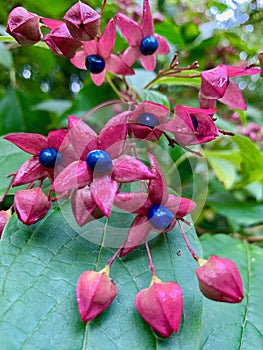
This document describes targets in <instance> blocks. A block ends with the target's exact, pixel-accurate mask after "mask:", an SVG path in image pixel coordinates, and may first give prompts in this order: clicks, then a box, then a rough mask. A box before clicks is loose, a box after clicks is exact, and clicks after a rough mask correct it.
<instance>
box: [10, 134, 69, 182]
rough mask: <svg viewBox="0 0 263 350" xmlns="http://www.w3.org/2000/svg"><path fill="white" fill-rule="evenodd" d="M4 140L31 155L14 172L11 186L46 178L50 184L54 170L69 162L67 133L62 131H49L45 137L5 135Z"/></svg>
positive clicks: (39, 135) (36, 135)
mask: <svg viewBox="0 0 263 350" xmlns="http://www.w3.org/2000/svg"><path fill="white" fill-rule="evenodd" d="M4 139H5V140H8V141H10V142H12V143H13V144H15V145H16V146H17V147H19V148H21V149H22V150H23V151H25V152H27V153H29V154H32V155H33V157H32V158H30V159H29V160H27V161H26V162H25V163H24V164H22V165H21V167H20V168H19V170H18V171H17V172H16V175H15V177H14V180H13V182H12V186H19V185H23V184H28V183H31V182H34V181H36V180H44V179H45V178H46V177H48V178H49V179H50V181H51V182H52V181H53V179H54V168H55V167H56V166H58V167H59V166H61V165H62V166H64V165H66V164H67V163H68V162H69V161H70V160H71V159H70V158H68V156H70V154H69V153H67V150H66V148H67V147H68V140H67V131H66V130H63V129H59V130H54V131H51V132H50V133H49V134H48V136H47V137H45V136H43V135H41V134H33V133H21V134H10V135H7V136H5V137H4ZM63 152H65V155H66V156H65V157H63ZM58 167H57V168H58Z"/></svg>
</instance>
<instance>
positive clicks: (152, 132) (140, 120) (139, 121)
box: [127, 101, 169, 141]
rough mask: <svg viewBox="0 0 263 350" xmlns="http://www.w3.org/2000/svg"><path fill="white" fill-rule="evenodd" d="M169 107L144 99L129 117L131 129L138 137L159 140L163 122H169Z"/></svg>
mask: <svg viewBox="0 0 263 350" xmlns="http://www.w3.org/2000/svg"><path fill="white" fill-rule="evenodd" d="M168 115H169V109H168V108H167V107H165V106H163V105H161V104H158V103H154V102H150V101H143V102H142V103H140V104H139V106H138V107H137V108H136V109H135V110H134V111H133V112H130V113H129V115H128V118H127V123H128V125H129V128H130V131H131V132H132V133H133V135H134V136H135V137H136V138H138V139H146V140H150V141H153V140H158V139H159V138H160V136H161V135H162V133H163V132H162V130H160V129H159V127H160V125H161V124H164V123H167V122H168Z"/></svg>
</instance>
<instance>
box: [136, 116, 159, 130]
mask: <svg viewBox="0 0 263 350" xmlns="http://www.w3.org/2000/svg"><path fill="white" fill-rule="evenodd" d="M136 122H137V123H138V124H141V125H145V126H149V128H152V129H153V128H154V127H155V126H157V125H160V122H159V120H158V118H157V117H156V115H154V114H152V113H143V114H141V115H139V117H138V118H137V120H136Z"/></svg>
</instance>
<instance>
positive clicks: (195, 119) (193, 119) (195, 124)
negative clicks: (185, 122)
mask: <svg viewBox="0 0 263 350" xmlns="http://www.w3.org/2000/svg"><path fill="white" fill-rule="evenodd" d="M190 118H191V121H192V124H193V127H194V129H195V131H196V130H197V128H198V120H197V118H196V116H195V115H194V114H192V113H191V114H190Z"/></svg>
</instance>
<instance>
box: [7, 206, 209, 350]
mask: <svg viewBox="0 0 263 350" xmlns="http://www.w3.org/2000/svg"><path fill="white" fill-rule="evenodd" d="M119 214H120V215H119ZM119 214H117V213H115V215H113V218H112V219H111V220H110V221H109V223H108V225H107V226H105V227H104V224H103V221H102V222H101V221H94V222H91V223H89V224H88V225H87V226H86V228H84V229H82V234H78V233H77V232H76V230H75V229H74V228H73V227H74V225H69V224H68V223H67V221H66V220H65V218H64V217H63V216H62V214H61V211H60V210H59V209H56V210H53V211H52V212H51V214H50V215H49V216H48V217H46V218H45V219H43V220H42V222H41V223H39V224H36V225H34V226H31V227H26V226H24V225H22V224H21V223H20V222H19V221H17V219H16V217H13V218H12V219H11V221H10V222H9V224H8V226H7V227H6V229H5V231H4V234H3V238H2V241H1V242H0V251H1V253H0V256H1V265H0V266H1V267H0V283H1V290H2V294H1V297H0V298H1V299H0V320H1V321H0V338H1V346H2V348H3V349H5V350H16V349H24V350H25V349H27V350H29V349H43V350H46V349H56V350H60V349H63V350H72V349H76V350H77V349H92V350H101V349H107V350H113V349H114V350H115V349H128V350H129V349H139V350H148V349H157V348H158V349H171V350H172V349H175V348H176V349H183V350H186V349H187V350H195V349H196V350H198V349H199V343H200V336H201V334H200V328H201V312H202V302H201V300H202V298H201V295H200V293H199V290H198V286H197V281H196V278H195V273H194V270H195V267H196V263H195V262H194V260H193V259H192V257H191V255H190V253H189V252H188V251H187V249H186V246H185V243H184V241H183V238H182V235H181V234H180V232H179V231H178V228H176V229H175V230H173V231H172V232H170V233H168V234H165V235H160V236H159V237H157V238H155V239H154V240H152V241H151V242H150V247H151V251H152V256H153V261H154V263H155V267H156V273H157V275H158V276H159V278H161V279H162V280H163V281H169V280H174V281H177V282H178V283H179V284H180V285H181V287H182V289H183V292H184V315H183V319H182V322H181V327H180V331H179V333H178V334H176V335H173V336H172V337H171V338H170V339H161V338H159V337H157V336H155V335H154V334H153V333H152V332H151V330H150V328H149V326H148V325H147V324H146V323H145V322H144V321H143V320H142V319H141V317H140V316H139V315H138V314H137V312H136V310H135V307H134V298H135V296H136V294H137V292H138V291H139V290H140V289H142V288H147V287H148V286H149V283H150V279H151V277H150V272H149V270H148V265H149V264H148V261H147V256H146V251H145V250H144V248H140V249H137V250H136V251H134V252H132V253H130V255H128V256H127V257H126V258H124V259H122V260H121V259H117V260H116V261H115V262H114V264H113V266H112V269H111V275H112V277H113V278H114V280H115V282H116V283H117V285H118V289H119V292H118V296H117V298H116V299H115V300H114V302H113V304H112V305H111V306H110V308H109V309H108V310H106V311H105V312H104V313H103V314H102V315H100V316H99V317H97V318H96V319H95V320H93V321H92V322H90V323H89V324H88V325H85V324H84V323H82V322H81V321H80V319H79V315H78V311H77V305H76V300H75V285H76V282H77V279H78V277H79V275H80V274H81V273H82V272H83V271H85V270H88V269H92V270H93V269H95V270H99V269H101V268H102V267H103V266H104V265H105V264H106V262H107V261H108V259H109V258H110V256H111V255H112V254H113V253H114V251H115V248H111V247H109V244H108V247H106V244H105V242H112V239H116V237H117V238H118V237H119V238H121V237H122V235H123V233H125V232H127V226H128V225H129V223H130V221H131V219H132V217H131V216H130V215H128V214H125V215H124V214H121V213H119ZM67 219H68V217H67ZM121 227H123V228H121ZM106 228H107V236H105V233H106ZM108 234H113V237H111V240H108ZM187 235H188V237H189V240H190V242H191V244H192V245H193V247H194V249H196V250H197V251H198V253H200V246H199V242H198V240H197V238H196V235H195V231H194V229H193V228H191V229H190V230H189V231H188V232H187ZM91 241H93V242H95V241H96V242H101V241H103V242H104V244H103V245H102V246H101V247H100V246H99V245H96V244H95V243H92V242H91Z"/></svg>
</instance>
